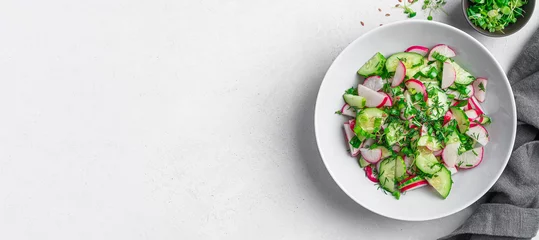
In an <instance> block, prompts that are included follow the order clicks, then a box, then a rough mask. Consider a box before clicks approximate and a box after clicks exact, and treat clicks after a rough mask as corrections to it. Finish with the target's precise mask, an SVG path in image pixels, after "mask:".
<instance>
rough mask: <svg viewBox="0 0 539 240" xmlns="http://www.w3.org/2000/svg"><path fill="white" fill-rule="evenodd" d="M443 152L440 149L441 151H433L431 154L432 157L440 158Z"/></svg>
mask: <svg viewBox="0 0 539 240" xmlns="http://www.w3.org/2000/svg"><path fill="white" fill-rule="evenodd" d="M443 151H444V150H443V149H442V150H438V151H434V152H432V154H434V156H436V157H440V156H442V152H443Z"/></svg>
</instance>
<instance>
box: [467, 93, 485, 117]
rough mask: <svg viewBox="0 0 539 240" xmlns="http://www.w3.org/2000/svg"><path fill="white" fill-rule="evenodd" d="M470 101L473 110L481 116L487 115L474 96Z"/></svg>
mask: <svg viewBox="0 0 539 240" xmlns="http://www.w3.org/2000/svg"><path fill="white" fill-rule="evenodd" d="M468 101H469V103H471V106H472V108H473V109H475V110H477V112H478V113H479V115H482V114H485V111H483V108H482V107H481V105H479V101H477V99H476V98H475V97H474V96H472V97H471V98H470V99H469V100H468Z"/></svg>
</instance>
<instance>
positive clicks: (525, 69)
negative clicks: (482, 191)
mask: <svg viewBox="0 0 539 240" xmlns="http://www.w3.org/2000/svg"><path fill="white" fill-rule="evenodd" d="M508 78H509V82H510V83H511V87H512V88H513V93H514V95H515V101H516V105H517V119H518V125H517V135H516V140H515V146H514V148H513V153H512V154H511V158H510V159H509V163H508V165H507V168H506V169H505V171H504V172H503V174H502V176H501V177H500V179H499V180H498V181H497V182H496V184H495V185H494V186H493V187H492V189H490V191H489V193H490V197H489V198H488V200H487V201H486V203H483V204H481V205H480V206H479V208H478V209H477V210H476V211H475V212H474V213H473V214H472V216H470V218H468V219H467V220H466V222H465V223H464V224H463V225H462V226H460V227H459V228H458V229H457V230H455V231H454V232H453V233H451V234H449V235H448V236H446V237H443V238H441V239H443V240H464V239H466V240H468V239H470V240H487V239H488V240H499V239H500V240H501V239H504V240H506V239H531V238H532V237H534V236H535V235H536V234H537V231H538V230H539V141H538V140H537V134H538V133H539V31H537V32H536V33H535V34H534V36H533V37H532V38H531V40H530V42H529V43H528V45H526V47H525V48H524V50H523V52H522V54H521V56H520V57H519V59H518V60H517V62H516V64H515V66H514V67H513V68H512V69H511V71H509V74H508ZM494 121H495V119H494Z"/></svg>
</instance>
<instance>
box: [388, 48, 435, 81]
mask: <svg viewBox="0 0 539 240" xmlns="http://www.w3.org/2000/svg"><path fill="white" fill-rule="evenodd" d="M399 61H401V62H402V63H403V64H404V66H405V67H406V71H407V72H408V70H411V69H417V68H419V69H418V70H417V71H415V72H416V73H417V72H419V70H421V67H424V66H423V65H424V64H425V62H426V61H425V58H424V57H423V56H421V54H418V53H412V52H400V53H395V54H393V55H391V56H390V57H389V58H388V59H387V61H386V69H387V71H388V72H395V71H396V70H397V65H398V64H399ZM414 74H415V73H414ZM406 76H409V75H408V73H406ZM411 76H413V75H411Z"/></svg>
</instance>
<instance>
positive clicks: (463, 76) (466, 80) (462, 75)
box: [451, 62, 475, 85]
mask: <svg viewBox="0 0 539 240" xmlns="http://www.w3.org/2000/svg"><path fill="white" fill-rule="evenodd" d="M451 64H453V67H455V72H456V74H457V78H456V79H455V82H456V83H458V84H463V85H468V84H470V83H472V82H473V81H475V77H474V76H472V74H470V73H469V72H467V71H466V70H464V69H463V68H462V67H460V66H459V65H458V64H457V63H456V62H451Z"/></svg>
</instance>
